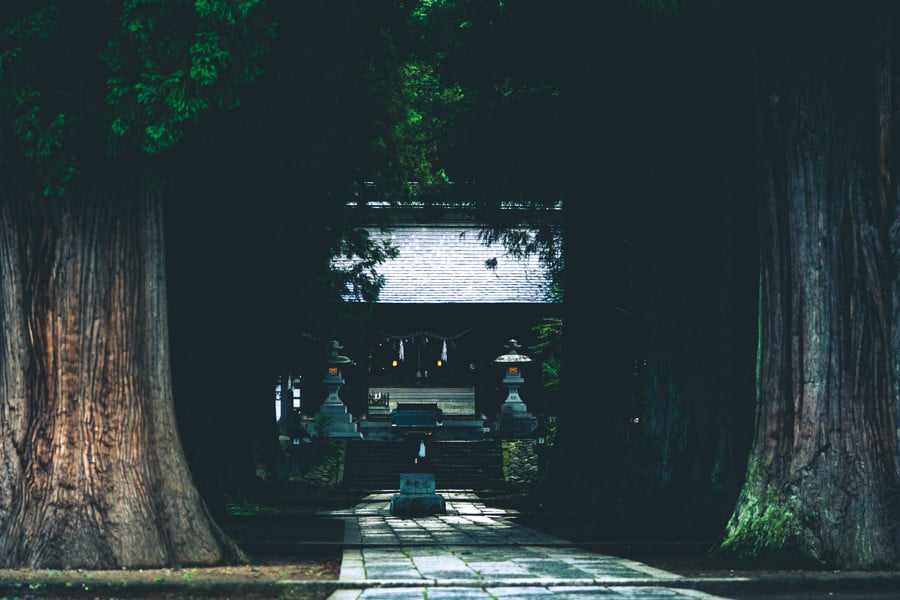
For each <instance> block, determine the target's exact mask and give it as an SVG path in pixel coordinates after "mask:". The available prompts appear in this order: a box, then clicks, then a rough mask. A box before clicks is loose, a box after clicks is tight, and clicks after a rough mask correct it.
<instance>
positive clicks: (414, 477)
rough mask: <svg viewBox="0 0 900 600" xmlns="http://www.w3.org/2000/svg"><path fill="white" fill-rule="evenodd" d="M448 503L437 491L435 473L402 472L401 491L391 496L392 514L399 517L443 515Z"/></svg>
mask: <svg viewBox="0 0 900 600" xmlns="http://www.w3.org/2000/svg"><path fill="white" fill-rule="evenodd" d="M446 512H447V505H446V502H445V501H444V497H443V496H442V495H441V494H436V493H435V484H434V473H401V474H400V493H399V494H394V495H393V496H392V497H391V514H392V515H395V516H398V517H421V516H426V515H442V514H444V513H446Z"/></svg>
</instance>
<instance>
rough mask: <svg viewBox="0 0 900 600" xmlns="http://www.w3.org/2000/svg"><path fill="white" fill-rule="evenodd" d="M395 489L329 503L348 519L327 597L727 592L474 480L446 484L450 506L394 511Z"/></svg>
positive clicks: (459, 598) (669, 596)
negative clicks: (599, 540) (501, 504)
mask: <svg viewBox="0 0 900 600" xmlns="http://www.w3.org/2000/svg"><path fill="white" fill-rule="evenodd" d="M392 493H393V492H383V493H377V494H372V495H370V496H368V497H367V498H365V499H364V500H363V501H362V502H361V503H360V504H359V505H357V506H356V507H354V508H353V509H352V510H349V511H332V512H329V513H324V514H327V515H328V516H330V517H332V518H335V517H338V518H341V519H343V520H344V522H345V532H344V542H345V544H346V545H347V549H346V550H344V556H343V562H342V563H341V575H340V589H338V590H337V591H335V592H334V594H332V595H331V596H330V598H329V600H406V599H410V600H411V599H413V598H415V599H416V600H423V599H427V600H436V599H437V600H439V599H447V600H450V599H452V600H465V599H470V598H471V599H479V600H481V599H487V598H490V599H494V600H499V599H510V600H512V599H516V600H518V599H530V598H552V599H563V598H571V599H578V600H584V599H587V598H609V599H610V600H623V599H626V598H640V599H642V600H644V599H646V600H649V599H666V600H680V599H685V598H693V599H700V598H702V599H706V600H712V599H715V598H720V597H719V596H713V595H710V594H708V593H705V592H701V591H697V590H692V589H689V588H687V587H682V586H679V585H678V580H679V579H682V578H681V577H680V576H679V575H677V574H675V573H669V572H667V571H661V570H659V569H655V568H653V567H651V566H649V565H645V564H643V563H639V562H636V561H632V560H627V559H623V558H618V557H615V556H608V555H604V554H597V553H594V552H590V551H588V550H584V549H581V548H576V547H573V546H572V544H570V543H569V542H568V541H566V540H563V539H560V538H556V537H553V536H550V535H547V534H544V533H541V532H539V531H536V530H533V529H529V528H527V527H522V526H520V525H517V524H516V523H514V522H513V521H512V520H511V519H510V516H512V515H510V514H507V513H506V511H503V510H501V509H495V508H488V507H486V506H484V504H482V503H481V502H480V501H479V499H478V497H477V496H476V495H475V494H474V493H472V492H470V491H467V490H439V493H441V494H443V495H444V497H445V499H446V502H447V513H446V514H444V515H435V516H428V517H415V518H405V519H404V518H399V517H395V516H393V515H392V514H391V513H390V496H391V494H392Z"/></svg>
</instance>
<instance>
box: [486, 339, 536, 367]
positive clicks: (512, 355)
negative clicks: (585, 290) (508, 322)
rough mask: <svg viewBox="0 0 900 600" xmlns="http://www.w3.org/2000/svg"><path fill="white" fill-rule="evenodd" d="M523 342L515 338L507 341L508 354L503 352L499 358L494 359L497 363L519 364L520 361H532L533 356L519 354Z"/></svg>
mask: <svg viewBox="0 0 900 600" xmlns="http://www.w3.org/2000/svg"><path fill="white" fill-rule="evenodd" d="M521 347H522V346H521V344H519V342H518V341H517V340H515V339H512V340H509V341H508V342H506V345H505V348H506V354H501V355H500V356H498V357H497V358H495V359H494V363H495V364H518V363H529V362H531V358H529V357H528V356H525V355H524V354H519V348H521Z"/></svg>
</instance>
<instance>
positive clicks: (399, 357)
mask: <svg viewBox="0 0 900 600" xmlns="http://www.w3.org/2000/svg"><path fill="white" fill-rule="evenodd" d="M397 358H398V359H399V360H401V361H402V360H404V358H405V357H404V356H403V340H400V352H399V353H398V354H397Z"/></svg>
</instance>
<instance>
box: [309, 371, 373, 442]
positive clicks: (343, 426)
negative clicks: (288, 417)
mask: <svg viewBox="0 0 900 600" xmlns="http://www.w3.org/2000/svg"><path fill="white" fill-rule="evenodd" d="M330 371H331V370H330ZM322 383H324V384H325V386H326V387H327V388H328V397H327V398H326V399H325V402H323V403H322V406H321V407H320V408H319V413H318V415H316V417H317V418H322V419H324V421H325V426H324V433H325V435H327V436H328V437H336V438H357V439H359V438H362V434H361V433H360V432H359V429H358V428H357V424H356V423H354V422H353V415H351V414H350V413H349V412H347V407H346V406H344V403H343V402H341V397H340V396H339V395H338V390H340V389H341V386H342V385H344V378H343V377H341V373H340V371H338V370H337V369H336V368H334V369H333V372H329V374H328V375H327V376H326V377H325V378H324V379H323V380H322ZM320 415H321V417H320Z"/></svg>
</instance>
